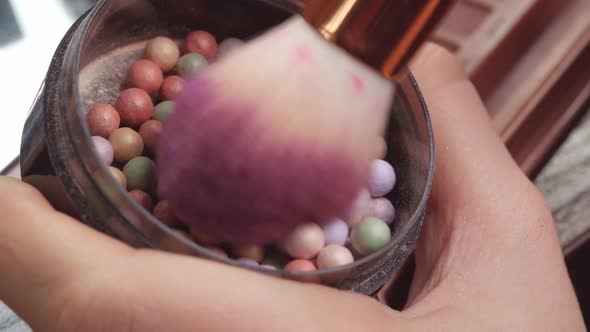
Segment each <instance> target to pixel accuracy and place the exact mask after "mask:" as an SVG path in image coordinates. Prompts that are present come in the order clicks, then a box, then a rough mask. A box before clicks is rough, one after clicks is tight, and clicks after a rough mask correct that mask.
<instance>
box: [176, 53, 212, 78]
mask: <svg viewBox="0 0 590 332" xmlns="http://www.w3.org/2000/svg"><path fill="white" fill-rule="evenodd" d="M207 64H208V62H207V59H205V57H204V56H202V55H200V54H197V53H188V54H185V55H183V56H182V57H181V58H180V60H178V63H177V64H176V71H177V72H178V73H179V74H180V76H182V77H184V78H188V77H189V76H191V75H192V74H194V73H196V72H197V71H198V70H199V69H202V68H204V67H206V66H207Z"/></svg>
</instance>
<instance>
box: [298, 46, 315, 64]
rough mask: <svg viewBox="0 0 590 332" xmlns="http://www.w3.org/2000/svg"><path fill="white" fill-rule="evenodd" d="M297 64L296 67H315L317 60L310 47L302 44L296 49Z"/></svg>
mask: <svg viewBox="0 0 590 332" xmlns="http://www.w3.org/2000/svg"><path fill="white" fill-rule="evenodd" d="M294 58H295V64H296V65H313V64H315V58H314V56H313V54H312V53H311V50H310V49H309V46H307V45H305V44H301V45H299V46H297V48H295V52H294Z"/></svg>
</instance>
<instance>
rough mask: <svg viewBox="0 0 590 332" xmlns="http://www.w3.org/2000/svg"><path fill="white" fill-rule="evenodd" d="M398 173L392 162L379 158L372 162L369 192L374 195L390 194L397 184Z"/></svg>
mask: <svg viewBox="0 0 590 332" xmlns="http://www.w3.org/2000/svg"><path fill="white" fill-rule="evenodd" d="M395 181H396V175H395V171H394V169H393V166H391V164H390V163H388V162H386V161H385V160H381V159H377V160H374V161H373V163H372V164H371V171H370V175H369V193H370V194H371V196H373V197H383V196H385V195H387V194H389V193H390V192H391V191H392V190H393V187H394V186H395Z"/></svg>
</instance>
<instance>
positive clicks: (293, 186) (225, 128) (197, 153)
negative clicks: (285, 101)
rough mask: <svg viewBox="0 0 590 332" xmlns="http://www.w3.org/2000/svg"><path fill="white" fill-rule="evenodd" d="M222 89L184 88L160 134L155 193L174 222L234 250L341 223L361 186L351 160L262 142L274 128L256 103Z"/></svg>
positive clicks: (199, 84)
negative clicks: (311, 226) (309, 225)
mask: <svg viewBox="0 0 590 332" xmlns="http://www.w3.org/2000/svg"><path fill="white" fill-rule="evenodd" d="M223 87H224V86H223V84H216V83H215V82H214V81H213V78H212V77H211V75H206V74H201V75H198V76H197V77H195V78H193V79H191V80H190V81H188V82H187V84H186V86H185V89H184V90H183V92H182V93H181V94H180V95H179V96H178V98H177V100H176V108H175V113H173V115H172V116H171V117H170V118H169V119H168V121H167V122H166V125H165V127H164V130H163V132H162V136H161V137H162V138H161V140H160V142H159V145H158V147H157V154H156V159H157V162H158V172H159V174H158V181H159V189H160V194H161V196H162V197H164V198H166V199H168V200H169V202H170V206H171V208H172V209H173V211H174V213H175V215H176V216H177V217H178V218H179V219H180V220H182V221H183V222H184V223H186V224H188V225H189V226H192V227H193V228H195V229H198V230H199V231H201V232H204V233H206V234H208V235H210V236H212V237H214V238H216V239H219V240H221V241H224V242H229V243H232V244H237V245H240V244H268V243H273V242H277V241H278V240H280V239H282V238H284V237H285V236H286V235H287V234H288V233H289V232H290V231H291V230H292V229H293V228H294V227H295V226H297V225H298V224H301V223H304V222H309V221H310V220H315V221H322V220H329V218H330V217H332V216H334V215H344V214H345V213H346V212H347V210H348V207H349V206H350V204H351V202H352V201H353V200H354V198H355V196H356V194H357V193H358V191H359V188H361V187H362V186H363V185H364V183H365V182H366V181H367V176H368V174H367V173H368V170H365V169H364V168H363V169H362V170H361V169H355V168H354V167H355V166H353V165H356V163H355V162H354V161H355V159H356V156H354V155H348V154H347V153H345V152H343V151H341V150H339V149H338V147H333V148H321V147H320V148H318V146H317V145H311V146H310V144H311V143H308V142H306V141H300V140H299V138H297V137H295V138H292V139H287V140H283V141H278V140H277V139H276V138H272V137H271V138H266V135H265V134H266V133H267V132H268V129H269V128H270V127H271V126H272V125H273V124H272V123H271V122H270V121H269V120H268V119H266V118H265V117H263V116H261V115H260V113H259V112H258V108H259V107H260V106H259V104H258V103H259V102H262V101H257V100H246V99H241V98H239V97H233V98H232V96H231V95H229V96H228V95H227V94H226V93H224V89H223ZM220 94H222V95H223V96H224V98H218V97H216V96H220ZM220 152H222V153H220ZM227 158H233V159H229V160H228V159H227ZM197 189H198V190H197Z"/></svg>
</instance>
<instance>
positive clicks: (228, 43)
mask: <svg viewBox="0 0 590 332" xmlns="http://www.w3.org/2000/svg"><path fill="white" fill-rule="evenodd" d="M242 45H244V42H243V41H242V40H240V39H237V38H227V39H224V40H223V41H222V42H221V43H220V44H219V47H218V48H217V56H216V57H217V59H220V58H221V57H223V56H225V55H227V54H229V53H231V52H233V51H235V50H236V49H238V48H240V47H241V46H242Z"/></svg>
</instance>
